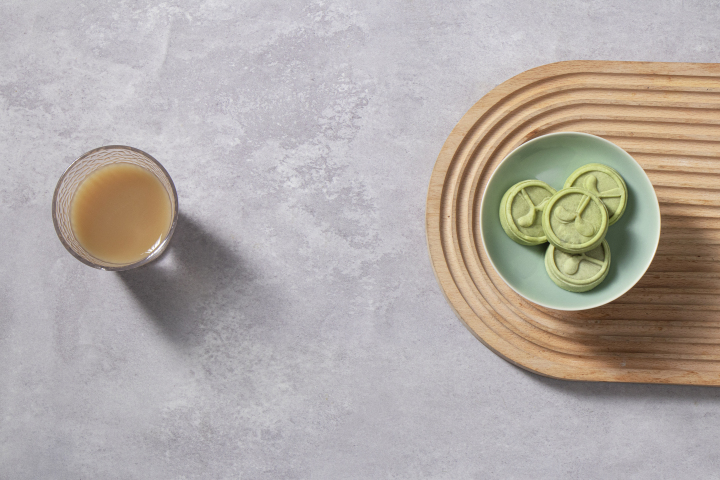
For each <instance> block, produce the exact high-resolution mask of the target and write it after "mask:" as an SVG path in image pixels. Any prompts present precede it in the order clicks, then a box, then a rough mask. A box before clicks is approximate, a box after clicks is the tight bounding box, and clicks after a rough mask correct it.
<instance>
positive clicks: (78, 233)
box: [70, 163, 172, 264]
mask: <svg viewBox="0 0 720 480" xmlns="http://www.w3.org/2000/svg"><path fill="white" fill-rule="evenodd" d="M70 221H71V224H72V229H73V232H74V234H75V238H77V240H78V241H79V242H80V244H81V245H82V247H83V248H84V249H85V250H86V251H87V252H88V253H89V254H91V255H92V256H94V257H95V258H98V259H100V260H104V261H106V262H110V263H118V264H128V263H133V262H137V261H139V260H142V259H143V258H144V257H146V256H147V255H148V254H149V253H150V252H152V251H153V250H154V249H155V248H156V247H157V246H158V245H159V244H160V243H161V242H162V240H163V238H165V235H166V234H167V233H168V231H169V230H170V225H171V223H172V207H171V204H170V198H169V197H168V194H167V191H166V190H165V188H164V187H163V185H162V183H160V180H158V178H157V177H156V176H155V175H154V174H153V173H151V172H150V171H148V170H145V169H144V168H142V167H139V166H137V165H133V164H130V163H114V164H110V165H107V166H104V167H102V168H99V169H98V170H96V171H94V172H93V173H91V174H90V175H88V177H87V178H86V179H85V180H83V182H82V183H81V184H80V186H79V187H78V189H77V191H76V193H75V196H74V197H73V200H72V205H71V210H70Z"/></svg>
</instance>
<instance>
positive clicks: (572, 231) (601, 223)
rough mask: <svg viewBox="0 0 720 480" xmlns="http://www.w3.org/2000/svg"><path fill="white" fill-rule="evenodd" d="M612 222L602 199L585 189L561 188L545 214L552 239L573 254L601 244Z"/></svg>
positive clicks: (544, 222)
mask: <svg viewBox="0 0 720 480" xmlns="http://www.w3.org/2000/svg"><path fill="white" fill-rule="evenodd" d="M609 225H610V224H609V222H608V212H607V209H606V208H605V205H604V204H603V203H602V201H601V200H600V199H599V198H598V197H597V196H595V195H593V194H592V193H590V192H588V191H587V190H583V189H581V188H575V187H570V188H564V189H562V190H560V191H559V192H557V193H556V194H555V195H553V196H552V197H551V198H550V200H548V201H547V203H546V204H545V208H544V209H543V213H542V228H543V230H544V232H545V235H546V237H547V240H548V242H550V243H552V244H553V245H555V247H556V248H559V249H560V250H562V251H564V252H567V253H571V254H575V253H584V252H587V251H589V250H592V249H594V248H596V247H598V246H600V244H601V243H602V241H603V239H604V238H605V234H606V233H607V229H608V226H609Z"/></svg>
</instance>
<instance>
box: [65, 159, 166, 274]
mask: <svg viewBox="0 0 720 480" xmlns="http://www.w3.org/2000/svg"><path fill="white" fill-rule="evenodd" d="M101 150H131V151H133V152H135V153H139V154H140V155H142V156H144V157H146V158H147V159H148V160H150V161H151V162H153V163H154V164H155V165H156V166H157V167H158V168H160V171H161V172H162V173H163V174H164V175H165V177H166V178H167V180H168V183H169V184H170V189H171V190H172V196H173V200H174V202H175V212H174V213H173V218H172V223H171V224H170V229H169V230H168V232H167V235H165V238H164V239H163V241H162V242H160V244H159V245H158V246H157V247H155V248H154V249H153V251H152V252H151V253H150V254H149V255H148V256H146V257H145V258H143V259H141V260H138V261H137V262H133V263H129V264H120V263H118V264H115V265H117V266H105V265H98V264H96V263H93V262H90V261H88V260H87V259H85V258H83V257H81V256H80V255H78V254H77V253H76V252H75V250H73V248H72V247H71V246H70V245H68V243H67V242H66V241H65V238H64V237H63V235H62V232H61V231H60V226H59V225H58V218H57V215H56V211H57V208H56V207H57V198H58V192H59V191H60V186H61V185H62V183H63V180H65V177H66V176H67V175H68V172H70V170H71V169H72V168H73V167H74V166H75V165H76V164H77V163H79V162H81V161H82V160H83V159H84V158H85V157H87V156H89V155H92V154H93V153H95V152H99V151H101ZM119 163H122V162H119ZM101 168H102V167H101ZM153 175H154V174H153ZM178 210H179V204H178V195H177V190H176V189H175V183H174V182H173V180H172V177H171V176H170V174H169V173H168V171H167V170H165V167H163V166H162V164H161V163H160V162H158V161H157V160H156V159H155V157H153V156H152V155H150V154H149V153H147V152H144V151H142V150H140V149H139V148H135V147H130V146H128V145H104V146H102V147H97V148H93V149H92V150H89V151H87V152H85V153H83V154H82V155H80V156H79V157H78V158H77V159H75V160H74V161H73V162H72V163H71V164H70V165H68V167H67V168H66V169H65V171H64V172H63V174H62V175H60V178H59V179H58V182H57V184H56V185H55V192H54V193H53V200H52V219H53V226H54V227H55V233H56V234H57V236H58V238H59V239H60V242H61V243H62V244H63V246H64V247H65V249H66V250H67V251H68V252H70V254H71V255H72V256H73V257H75V258H77V259H78V260H80V261H81V262H82V263H84V264H85V265H88V266H90V267H93V268H97V269H98V270H105V271H109V272H120V271H123V270H130V269H133V268H137V267H140V266H142V265H145V264H147V263H150V262H152V261H153V260H155V259H157V258H158V257H159V256H160V255H162V253H163V252H164V251H165V249H166V248H167V246H168V243H169V242H170V239H171V238H172V236H173V233H174V232H175V226H176V225H177V220H178ZM88 255H89V253H88ZM90 256H91V257H93V258H95V257H94V256H93V255H90ZM107 263H111V262H107Z"/></svg>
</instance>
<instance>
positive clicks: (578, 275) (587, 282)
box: [545, 240, 610, 292]
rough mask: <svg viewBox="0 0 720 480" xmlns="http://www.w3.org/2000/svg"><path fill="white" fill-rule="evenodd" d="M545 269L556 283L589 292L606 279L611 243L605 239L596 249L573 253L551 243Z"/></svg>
mask: <svg viewBox="0 0 720 480" xmlns="http://www.w3.org/2000/svg"><path fill="white" fill-rule="evenodd" d="M545 270H547V273H548V275H549V276H550V279H551V280H552V281H553V282H555V284H556V285H557V286H558V287H560V288H563V289H565V290H568V291H570V292H587V291H588V290H592V289H593V288H595V287H597V286H598V285H600V283H602V281H603V280H605V277H606V276H607V274H608V271H609V270H610V245H608V243H607V241H606V240H603V241H602V243H601V244H600V246H598V247H595V248H594V249H592V250H590V251H588V252H585V253H580V254H577V255H572V254H569V253H565V252H563V251H561V250H558V249H557V248H555V246H554V245H552V244H551V245H550V246H549V247H548V249H547V251H546V252H545Z"/></svg>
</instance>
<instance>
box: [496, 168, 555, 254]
mask: <svg viewBox="0 0 720 480" xmlns="http://www.w3.org/2000/svg"><path fill="white" fill-rule="evenodd" d="M554 194H555V189H554V188H552V187H551V186H550V185H548V184H547V183H545V182H541V181H540V180H524V181H522V182H520V183H516V184H515V185H513V186H512V187H510V189H508V191H507V192H505V195H503V197H502V200H500V224H501V225H502V228H503V230H505V233H507V235H508V237H510V238H512V239H513V240H514V241H516V242H517V243H519V244H521V245H540V244H541V243H545V242H547V238H546V237H545V232H544V231H543V226H542V219H541V217H542V212H543V209H544V208H545V205H546V204H547V202H548V199H549V198H550V197H552V196H553V195H554Z"/></svg>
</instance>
